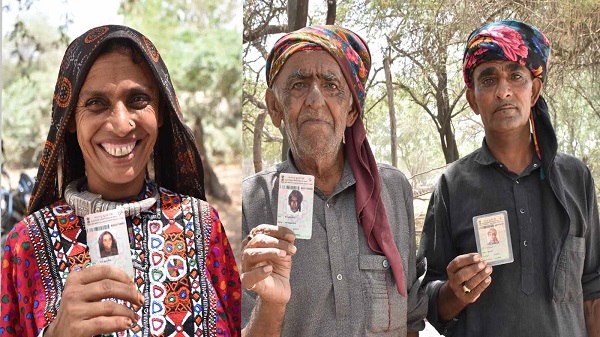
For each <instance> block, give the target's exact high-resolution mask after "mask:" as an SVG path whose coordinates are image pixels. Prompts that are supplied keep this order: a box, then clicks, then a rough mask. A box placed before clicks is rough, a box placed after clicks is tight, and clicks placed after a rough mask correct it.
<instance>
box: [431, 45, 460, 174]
mask: <svg viewBox="0 0 600 337" xmlns="http://www.w3.org/2000/svg"><path fill="white" fill-rule="evenodd" d="M443 52H444V54H442V55H444V56H441V58H442V59H441V60H440V61H441V63H440V64H443V65H445V64H446V57H445V55H447V51H446V49H444V50H443ZM436 73H437V78H438V86H437V87H438V89H437V91H436V93H435V99H436V105H437V111H438V121H439V125H440V128H439V129H438V132H439V134H440V141H441V143H442V152H444V158H445V159H446V164H450V163H452V162H454V161H456V160H457V159H458V158H459V154H458V147H457V146H456V136H455V135H454V130H452V110H451V109H450V99H449V98H448V74H447V72H446V67H445V66H443V67H440V68H438V69H437V71H436Z"/></svg>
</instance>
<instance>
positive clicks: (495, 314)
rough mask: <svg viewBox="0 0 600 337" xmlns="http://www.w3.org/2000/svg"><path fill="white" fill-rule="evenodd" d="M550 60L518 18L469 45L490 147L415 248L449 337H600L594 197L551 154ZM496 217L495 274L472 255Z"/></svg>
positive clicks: (432, 305)
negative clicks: (505, 232) (498, 257)
mask: <svg viewBox="0 0 600 337" xmlns="http://www.w3.org/2000/svg"><path fill="white" fill-rule="evenodd" d="M549 54H550V46H549V42H548V40H547V39H546V37H545V36H544V35H543V34H542V33H541V32H540V31H539V30H537V29H536V28H535V27H532V26H529V25H527V24H524V23H521V22H517V21H501V22H495V23H491V24H488V25H485V26H483V27H481V28H479V29H477V30H475V31H474V32H473V33H472V34H471V35H470V37H469V39H468V42H467V48H466V50H465V54H464V61H463V74H464V80H465V83H466V85H467V92H466V96H467V100H468V102H469V104H470V106H471V108H472V109H473V111H474V112H475V114H477V115H480V116H481V120H482V123H483V128H484V131H485V139H484V140H483V144H482V146H481V148H479V149H478V150H476V151H475V152H473V153H471V154H469V155H468V156H466V157H464V158H462V159H460V160H458V161H457V162H455V163H454V164H452V165H451V166H450V167H449V168H448V169H447V170H446V172H445V173H444V174H443V175H442V177H441V179H440V181H439V183H438V185H437V187H436V189H435V191H434V193H433V195H432V197H431V202H430V204H429V210H428V212H427V216H426V219H425V226H424V228H423V234H422V237H421V244H420V248H419V256H420V257H422V256H424V257H426V258H427V264H428V267H427V274H426V277H425V279H424V281H423V283H424V284H425V287H426V291H427V293H428V295H429V312H428V317H427V318H428V320H429V321H430V322H431V323H432V324H433V325H434V326H435V327H436V328H437V329H438V331H440V332H445V333H446V334H447V335H452V334H453V333H454V335H456V336H582V337H583V336H588V334H589V336H598V334H599V329H598V325H599V324H600V301H599V300H598V298H599V297H600V251H599V250H598V249H599V248H600V225H599V220H598V206H597V201H596V193H595V189H594V183H593V180H592V176H591V174H590V171H589V169H588V168H587V167H586V166H585V165H584V164H583V163H582V162H581V161H579V160H578V159H576V158H574V157H571V156H568V155H565V154H562V153H557V140H556V135H555V133H554V130H553V127H552V125H551V123H550V115H549V113H548V106H547V105H546V103H545V101H544V99H543V98H542V96H540V92H541V90H542V86H543V83H544V82H545V80H546V75H547V70H548V58H549ZM503 211H505V212H506V213H505V214H506V218H505V219H506V220H501V221H503V222H504V221H505V222H506V223H505V225H506V227H507V228H509V230H510V242H512V244H511V245H510V246H508V247H510V248H508V247H507V249H512V253H513V257H514V261H513V262H510V263H506V264H501V265H495V266H494V267H493V268H492V266H490V265H489V264H488V263H490V262H491V261H485V260H484V259H483V258H482V256H481V255H480V254H478V253H476V252H477V248H476V241H475V230H476V228H478V227H477V226H478V225H477V224H478V221H477V220H478V219H480V218H481V217H482V216H483V217H489V216H490V215H492V216H494V214H498V212H503ZM500 219H502V217H500ZM502 244H507V243H506V242H505V241H504V240H500V241H499V243H498V244H497V245H502ZM507 245H508V244H507ZM486 249H487V248H486ZM494 249H495V248H494ZM496 322H501V323H502V325H501V328H498V327H499V325H498V324H494V323H496Z"/></svg>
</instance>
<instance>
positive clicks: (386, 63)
mask: <svg viewBox="0 0 600 337" xmlns="http://www.w3.org/2000/svg"><path fill="white" fill-rule="evenodd" d="M383 70H384V71H385V85H386V88H387V101H388V108H389V112H390V145H391V146H392V165H393V166H394V167H398V135H397V134H396V109H395V107H394V88H393V87H392V73H391V70H390V58H389V57H386V58H384V59H383Z"/></svg>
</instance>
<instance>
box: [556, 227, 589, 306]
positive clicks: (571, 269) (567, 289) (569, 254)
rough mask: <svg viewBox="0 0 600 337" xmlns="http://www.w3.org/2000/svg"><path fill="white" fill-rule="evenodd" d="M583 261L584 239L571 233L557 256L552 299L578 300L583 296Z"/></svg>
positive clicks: (560, 300) (557, 300) (562, 300)
mask: <svg viewBox="0 0 600 337" xmlns="http://www.w3.org/2000/svg"><path fill="white" fill-rule="evenodd" d="M584 261H585V239H584V238H580V237H576V236H573V235H569V236H567V241H566V242H565V245H564V247H563V250H562V251H561V253H560V256H559V258H558V265H557V267H556V275H555V276H554V300H555V301H556V302H574V301H580V300H581V298H582V296H583V288H582V286H581V277H582V275H583V264H584Z"/></svg>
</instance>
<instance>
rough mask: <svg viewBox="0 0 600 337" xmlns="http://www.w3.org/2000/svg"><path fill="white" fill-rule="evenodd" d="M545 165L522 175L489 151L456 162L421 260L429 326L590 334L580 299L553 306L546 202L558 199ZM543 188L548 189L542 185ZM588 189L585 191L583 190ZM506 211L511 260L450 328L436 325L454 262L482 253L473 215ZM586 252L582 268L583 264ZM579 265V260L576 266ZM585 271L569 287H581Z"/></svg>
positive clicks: (437, 201) (438, 197)
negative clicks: (442, 291) (448, 269)
mask: <svg viewBox="0 0 600 337" xmlns="http://www.w3.org/2000/svg"><path fill="white" fill-rule="evenodd" d="M540 165H541V163H540V161H539V159H538V158H537V156H534V158H533V160H532V163H531V164H530V165H529V166H528V167H527V168H526V169H525V171H524V172H522V173H521V174H520V175H517V174H515V173H512V172H510V171H508V170H507V169H506V167H504V165H502V163H499V162H497V161H496V159H495V158H494V157H493V155H492V154H491V153H490V151H489V149H488V148H487V145H486V144H485V142H484V144H483V146H482V147H481V148H480V149H479V150H477V151H475V152H473V153H472V154H470V155H468V156H466V157H465V158H463V159H461V160H459V161H457V162H456V163H454V164H453V165H452V166H451V167H450V168H449V169H448V170H447V172H445V173H444V175H443V176H442V178H441V179H440V182H439V184H438V186H437V188H436V191H435V192H434V194H433V195H432V201H431V203H430V207H429V210H428V212H427V217H426V220H425V225H424V228H423V233H422V237H421V246H420V251H419V255H423V256H425V257H427V262H428V263H427V264H428V271H427V275H426V277H425V280H424V283H425V284H426V290H427V293H428V295H429V297H430V304H429V314H428V320H429V321H430V322H431V323H432V324H433V325H434V326H435V327H436V328H437V329H438V330H440V331H444V330H448V332H449V333H450V334H451V333H452V332H454V333H455V335H456V336H510V337H516V336H567V335H568V336H586V330H585V322H584V316H583V296H581V295H580V296H578V297H575V298H573V299H572V300H571V303H560V302H557V301H554V300H553V295H552V292H551V290H550V286H549V284H550V282H549V280H548V274H549V273H548V270H547V263H546V260H547V257H548V256H547V255H552V254H551V252H549V251H548V250H547V248H546V245H545V242H544V241H545V236H546V235H545V233H544V231H545V230H547V229H546V228H545V227H546V226H547V225H548V224H547V223H544V214H543V213H544V212H545V210H544V205H547V204H546V203H544V200H545V199H546V198H554V196H553V195H552V194H551V191H550V189H549V188H548V187H547V179H545V180H542V177H543V175H544V172H542V170H541V169H540ZM544 184H546V185H544ZM582 191H583V186H582ZM503 210H505V211H507V213H508V222H509V227H510V237H511V241H512V242H511V243H512V250H513V256H514V262H512V263H508V264H504V265H498V266H495V267H493V268H494V269H493V272H492V275H491V278H492V282H491V284H490V286H489V287H488V288H487V289H486V290H485V291H484V292H483V293H482V294H481V297H480V298H479V299H478V300H477V301H476V302H475V303H472V304H470V305H468V306H467V307H466V308H465V309H464V310H463V311H462V312H461V313H460V314H459V315H458V317H457V318H456V319H455V321H453V322H449V323H447V324H444V322H438V312H437V300H438V292H439V289H440V287H441V285H442V284H443V283H444V281H445V280H447V273H446V267H447V265H448V263H449V262H450V261H452V259H454V258H455V257H456V256H458V255H461V254H466V253H471V252H477V247H476V241H475V232H474V227H473V217H475V216H478V215H483V214H488V213H493V212H497V211H503ZM583 256H584V255H583V253H582V255H581V265H582V264H583ZM573 263H574V264H577V263H576V261H574V262H573ZM581 277H582V271H576V272H574V273H571V274H570V275H569V276H568V280H567V283H569V284H571V287H573V288H575V289H577V288H578V289H581Z"/></svg>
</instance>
